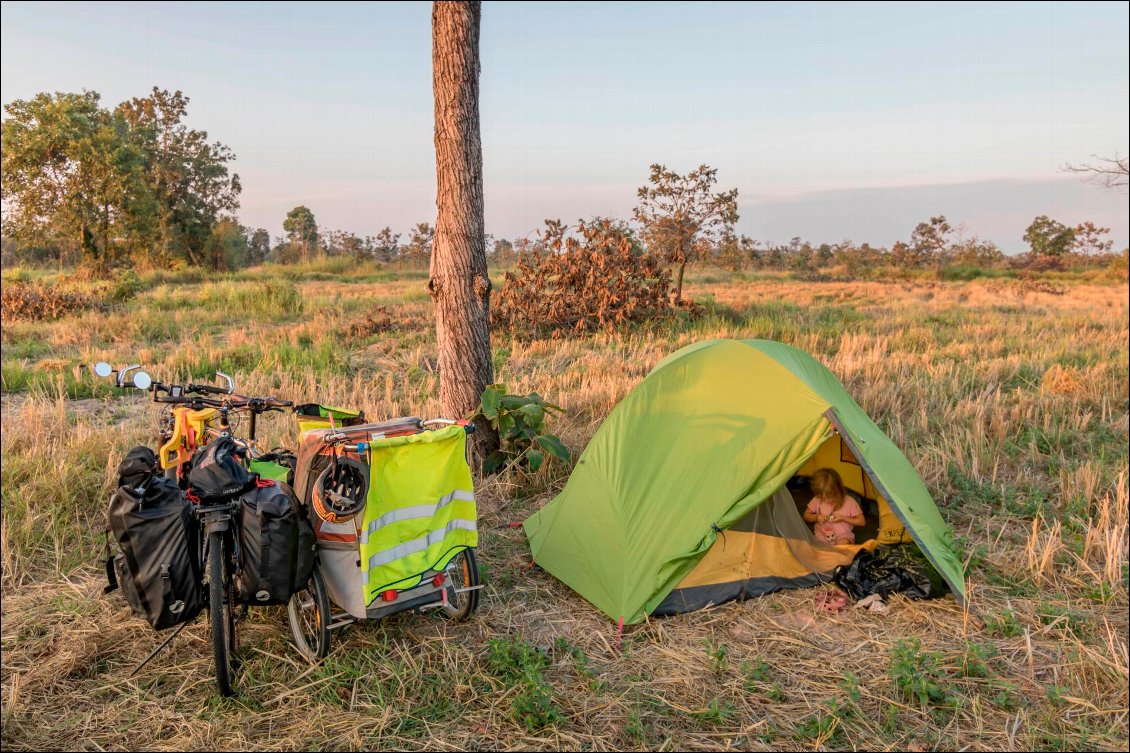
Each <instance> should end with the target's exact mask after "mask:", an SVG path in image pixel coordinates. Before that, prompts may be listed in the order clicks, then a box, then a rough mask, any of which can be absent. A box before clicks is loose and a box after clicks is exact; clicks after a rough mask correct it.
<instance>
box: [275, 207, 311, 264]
mask: <svg viewBox="0 0 1130 753" xmlns="http://www.w3.org/2000/svg"><path fill="white" fill-rule="evenodd" d="M283 230H284V231H286V234H287V240H288V241H289V242H290V245H291V248H292V249H294V250H295V251H296V252H297V253H298V254H299V258H300V259H301V260H302V261H304V262H305V261H309V259H310V256H311V255H312V254H313V253H314V251H315V250H316V249H317V247H318V223H317V221H316V220H315V219H314V213H313V212H311V211H310V210H309V209H308V208H306V207H304V206H297V207H295V208H294V209H292V210H290V211H289V212H287V213H286V219H285V220H283Z"/></svg>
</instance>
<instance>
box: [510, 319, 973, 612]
mask: <svg viewBox="0 0 1130 753" xmlns="http://www.w3.org/2000/svg"><path fill="white" fill-rule="evenodd" d="M829 463H832V464H833V465H838V466H839V467H840V468H841V469H842V468H853V467H854V468H857V469H858V470H857V471H856V473H855V476H854V478H849V476H847V475H844V474H843V473H841V475H844V481H845V485H846V486H848V487H849V489H851V490H852V491H853V492H855V493H856V496H857V497H858V498H861V499H869V500H870V502H872V503H873V505H872V513H873V514H872V516H871V517H872V518H876V519H877V521H878V524H877V525H876V526H875V531H874V535H873V536H871V538H870V539H869V540H868V541H866V542H864V543H863V544H860V545H856V546H852V547H846V546H836V547H832V546H826V545H825V546H820V545H818V544H815V543H814V542H813V540H812V538H811V536H810V535H809V534H808V531H807V527H806V526H804V524H803V523H800V524H799V526H798V525H797V520H798V519H799V517H800V514H799V512H798V509H799V508H798V507H796V506H793V500H792V498H791V495H790V494H788V493H787V489H788V486H794V485H790V484H788V482H789V481H790V479H793V478H794V477H795V476H796V475H797V473H798V471H802V470H804V469H805V468H806V466H807V467H821V466H822V465H828V464H829ZM817 464H819V465H817ZM869 494H870V497H869V496H868V495H869ZM524 527H525V532H526V536H527V538H528V540H529V544H530V549H531V552H532V554H533V558H534V562H535V563H536V564H538V565H540V566H541V567H542V568H543V569H545V570H547V571H548V572H550V573H551V574H553V575H554V576H556V577H557V578H559V579H560V580H562V581H563V582H564V583H565V584H566V585H568V586H570V587H571V588H572V589H573V590H574V591H576V592H577V593H579V594H580V595H581V596H583V597H584V598H586V599H587V600H589V601H590V602H591V603H592V604H594V605H595V606H596V607H597V608H599V609H600V610H601V611H603V612H604V613H605V614H607V615H608V616H610V617H612V618H613V619H622V620H623V621H624V622H626V623H628V624H632V623H638V622H641V621H642V620H643V619H644V617H645V616H646V615H648V614H653V613H655V614H668V613H674V612H680V611H687V610H689V609H695V608H699V607H702V606H706V605H707V604H711V603H718V602H721V601H725V600H728V599H732V598H743V597H748V596H756V595H760V594H763V593H768V592H770V591H776V590H779V589H781V588H793V587H802V586H808V585H815V584H816V583H819V582H821V581H822V580H826V578H827V574H828V572H830V570H831V569H832V568H833V567H835V565H837V564H845V563H846V562H849V561H850V560H851V559H852V557H853V556H854V554H855V553H856V552H857V551H858V550H859V549H860V548H873V547H874V546H875V545H876V544H880V543H882V544H894V543H900V542H903V541H912V542H913V543H914V544H916V545H917V547H918V549H919V550H920V551H921V553H922V554H923V555H924V556H925V558H926V559H927V560H928V561H929V563H930V564H931V565H932V566H933V568H934V569H935V570H936V571H937V573H938V574H939V575H941V576H942V578H944V579H945V581H946V583H947V584H948V585H949V587H950V588H951V589H952V590H953V592H954V594H955V596H956V598H957V599H958V600H959V601H961V600H962V599H963V598H964V596H965V583H964V579H963V568H962V564H961V560H960V559H959V557H958V555H957V553H956V551H955V549H954V544H953V535H952V533H951V532H950V530H949V528H948V527H947V526H946V524H945V522H944V521H943V520H942V518H941V515H940V514H939V512H938V509H937V507H936V506H935V504H934V501H933V500H932V499H931V497H930V494H929V492H928V491H927V490H926V487H925V485H924V484H923V482H922V480H921V478H919V476H918V474H917V472H915V470H914V468H913V467H912V466H911V464H910V462H909V461H908V460H907V459H906V457H905V456H904V455H903V454H902V452H900V451H899V449H898V448H897V447H896V446H895V445H894V443H893V442H891V440H890V439H889V438H888V437H887V436H886V435H885V434H884V433H883V431H882V430H881V429H879V427H878V426H876V425H875V423H874V422H873V421H872V420H871V419H870V418H869V417H868V416H867V414H866V413H865V412H864V411H863V409H862V408H860V407H859V405H857V404H856V403H855V401H854V400H852V398H851V397H850V396H849V395H848V394H847V392H846V391H845V390H844V388H843V385H841V384H840V383H839V381H838V380H837V379H836V378H835V377H834V376H833V375H832V373H831V372H829V371H828V369H827V368H825V367H824V366H822V365H821V364H819V363H818V362H817V361H816V360H815V359H813V358H812V357H811V356H809V355H808V354H806V353H804V352H802V351H800V350H798V349H796V348H794V347H792V346H789V345H785V344H783V343H778V342H772V341H767V340H740V341H739V340H710V341H706V342H700V343H695V344H693V345H690V346H687V347H685V348H683V349H682V350H680V351H678V352H676V353H674V354H672V355H670V356H668V357H667V358H666V359H664V360H663V361H661V362H660V363H659V364H658V365H657V366H656V367H655V368H654V369H653V370H652V371H651V373H650V374H649V375H648V376H647V377H646V378H645V379H644V380H643V382H641V383H640V384H639V385H638V386H637V387H636V388H635V389H634V390H633V391H632V392H631V393H630V394H629V395H628V396H627V397H625V398H624V400H623V401H621V402H620V404H619V405H617V406H616V408H615V410H613V411H612V413H611V414H610V415H609V417H608V418H607V419H606V420H605V422H604V423H603V424H602V425H601V427H600V428H599V429H598V430H597V432H596V434H595V436H593V438H592V441H591V442H590V443H589V445H588V447H586V448H585V451H584V452H583V453H582V454H581V457H580V458H579V459H578V461H577V466H576V468H575V469H574V471H573V474H572V475H571V476H570V478H569V481H568V483H567V484H566V487H565V489H564V491H562V492H561V494H559V495H558V496H557V497H556V498H554V499H553V500H552V501H551V502H550V503H549V504H547V505H546V506H545V507H544V508H542V509H541V510H540V511H538V512H537V513H535V514H534V515H532V516H530V517H529V518H528V519H527V520H526V522H525V524H524Z"/></svg>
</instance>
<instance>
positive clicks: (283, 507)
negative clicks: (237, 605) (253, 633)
mask: <svg viewBox="0 0 1130 753" xmlns="http://www.w3.org/2000/svg"><path fill="white" fill-rule="evenodd" d="M240 508H241V512H240V514H241V516H242V520H241V522H242V525H241V526H240V541H239V544H240V555H241V571H240V581H239V596H240V599H241V601H243V602H244V603H245V604H251V605H256V606H269V605H272V604H285V603H287V601H289V599H290V597H291V594H294V593H297V592H298V591H300V590H302V589H303V588H305V587H306V584H307V582H308V581H309V580H310V574H311V573H312V572H313V570H314V547H315V542H314V529H313V527H312V526H311V525H310V522H309V521H308V520H307V519H306V514H305V511H304V510H303V509H302V505H301V504H300V503H299V502H298V498H297V497H295V496H294V492H293V491H292V490H291V488H290V487H289V486H287V485H286V484H283V483H280V482H276V481H260V482H259V483H258V485H257V486H256V487H255V488H254V489H251V490H250V491H248V492H245V493H244V494H243V496H242V497H241V498H240Z"/></svg>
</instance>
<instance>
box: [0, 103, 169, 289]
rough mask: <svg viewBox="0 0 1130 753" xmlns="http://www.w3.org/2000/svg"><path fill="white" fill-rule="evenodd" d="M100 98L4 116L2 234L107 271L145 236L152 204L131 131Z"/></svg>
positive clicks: (23, 108) (13, 109)
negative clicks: (56, 248) (53, 247)
mask: <svg viewBox="0 0 1130 753" xmlns="http://www.w3.org/2000/svg"><path fill="white" fill-rule="evenodd" d="M98 102H99V96H98V94H97V93H96V92H83V93H81V94H65V93H61V94H54V95H52V94H38V95H36V96H35V97H34V98H32V99H30V100H16V101H14V102H12V103H11V104H9V105H8V106H7V107H6V108H5V109H6V111H7V114H8V117H7V118H6V119H5V120H4V122H3V126H2V127H0V128H2V142H3V144H2V149H0V151H2V155H3V156H2V165H3V166H2V171H0V172H2V180H0V196H2V198H3V201H4V203H5V205H6V207H5V210H6V211H5V214H4V218H3V232H4V234H5V235H6V236H10V237H12V238H14V239H16V240H18V241H21V242H24V243H44V242H50V241H54V240H60V239H63V240H66V241H67V242H69V243H72V244H73V245H74V247H75V248H76V249H78V250H79V252H80V253H81V256H82V258H83V260H84V261H85V262H86V263H87V264H89V265H90V266H92V267H96V268H99V269H105V268H106V267H107V266H108V265H109V264H110V263H111V262H112V261H113V258H114V256H115V255H116V253H117V251H119V250H120V249H121V247H122V246H123V245H127V246H128V245H129V244H131V243H134V242H137V240H138V239H139V238H142V237H144V236H145V233H146V230H147V227H148V223H149V221H150V219H151V218H152V197H151V195H150V194H149V192H148V191H147V190H146V186H145V181H144V174H143V170H144V155H143V154H142V153H141V152H140V151H139V150H138V149H137V148H136V146H134V144H133V143H132V142H131V139H130V134H129V127H128V124H127V123H126V122H125V121H124V120H123V119H122V118H121V117H120V116H118V115H116V114H113V113H110V112H108V111H106V110H104V109H103V108H102V107H100V106H99V104H98Z"/></svg>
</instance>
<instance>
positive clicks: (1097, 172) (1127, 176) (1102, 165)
mask: <svg viewBox="0 0 1130 753" xmlns="http://www.w3.org/2000/svg"><path fill="white" fill-rule="evenodd" d="M1092 156H1093V157H1094V159H1095V160H1096V161H1095V162H1093V163H1091V164H1088V165H1064V166H1063V169H1064V170H1067V171H1068V172H1072V173H1082V174H1084V175H1086V176H1087V180H1089V181H1092V182H1097V183H1098V184H1099V185H1101V186H1103V187H1104V188H1113V189H1115V190H1117V191H1125V190H1126V189H1127V186H1128V185H1130V161H1128V160H1127V159H1126V157H1119V156H1118V155H1117V154H1116V155H1115V156H1113V157H1100V156H1098V155H1097V154H1096V155H1092Z"/></svg>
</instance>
